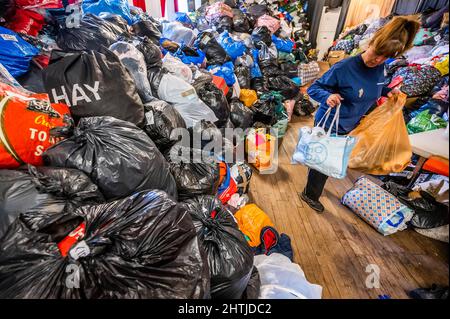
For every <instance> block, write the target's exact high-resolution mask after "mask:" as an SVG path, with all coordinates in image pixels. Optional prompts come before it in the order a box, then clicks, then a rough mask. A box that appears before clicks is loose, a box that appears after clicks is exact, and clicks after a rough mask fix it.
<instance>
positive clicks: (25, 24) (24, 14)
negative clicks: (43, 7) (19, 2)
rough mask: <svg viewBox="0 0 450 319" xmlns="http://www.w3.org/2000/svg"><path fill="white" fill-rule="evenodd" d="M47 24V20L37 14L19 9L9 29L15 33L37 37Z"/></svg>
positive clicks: (9, 24) (11, 20)
mask: <svg viewBox="0 0 450 319" xmlns="http://www.w3.org/2000/svg"><path fill="white" fill-rule="evenodd" d="M44 24H45V19H44V17H43V16H42V15H40V14H39V13H37V12H34V11H31V10H26V9H19V8H17V10H16V13H15V15H14V16H13V17H12V18H11V19H10V22H8V25H7V27H8V28H9V29H11V30H13V31H14V32H17V33H24V34H28V35H31V36H33V37H35V36H37V35H38V33H39V31H41V30H42V27H43V26H44Z"/></svg>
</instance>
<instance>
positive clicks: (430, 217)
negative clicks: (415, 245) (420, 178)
mask: <svg viewBox="0 0 450 319" xmlns="http://www.w3.org/2000/svg"><path fill="white" fill-rule="evenodd" d="M382 187H383V188H384V189H386V190H387V191H388V192H390V193H391V194H392V195H394V196H396V197H397V198H398V199H399V200H400V201H401V202H402V203H403V204H405V205H406V206H408V207H409V208H411V209H413V210H414V212H415V214H414V216H413V218H412V219H411V220H410V221H409V224H410V225H411V226H414V227H416V228H422V229H431V228H436V227H439V226H443V225H446V224H448V223H449V211H448V207H447V206H446V205H444V204H442V203H439V202H437V201H436V200H435V199H434V198H433V196H431V195H429V194H428V193H426V192H424V191H420V195H421V197H419V198H414V199H412V198H409V197H408V194H409V193H410V192H411V189H409V188H408V187H405V186H402V185H399V184H396V183H395V182H392V181H389V182H387V183H385V184H383V186H382Z"/></svg>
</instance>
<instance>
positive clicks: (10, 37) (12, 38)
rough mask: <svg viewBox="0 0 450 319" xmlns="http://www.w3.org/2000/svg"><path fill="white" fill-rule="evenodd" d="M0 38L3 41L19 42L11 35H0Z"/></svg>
mask: <svg viewBox="0 0 450 319" xmlns="http://www.w3.org/2000/svg"><path fill="white" fill-rule="evenodd" d="M0 37H2V38H3V40H5V41H14V42H19V41H18V40H17V38H16V36H15V35H12V34H0Z"/></svg>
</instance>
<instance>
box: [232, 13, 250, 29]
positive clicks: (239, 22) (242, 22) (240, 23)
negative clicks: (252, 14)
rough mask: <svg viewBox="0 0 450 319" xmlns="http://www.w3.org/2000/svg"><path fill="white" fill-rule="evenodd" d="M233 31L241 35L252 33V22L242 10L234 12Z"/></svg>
mask: <svg viewBox="0 0 450 319" xmlns="http://www.w3.org/2000/svg"><path fill="white" fill-rule="evenodd" d="M233 30H234V31H236V32H241V33H250V22H249V20H248V18H247V16H246V15H245V13H243V12H242V11H241V10H239V9H235V10H233Z"/></svg>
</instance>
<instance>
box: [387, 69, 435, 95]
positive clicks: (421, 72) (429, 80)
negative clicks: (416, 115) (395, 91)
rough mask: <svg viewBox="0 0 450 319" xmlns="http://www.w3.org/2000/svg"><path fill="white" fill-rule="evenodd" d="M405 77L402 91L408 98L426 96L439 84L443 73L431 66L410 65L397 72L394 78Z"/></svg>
mask: <svg viewBox="0 0 450 319" xmlns="http://www.w3.org/2000/svg"><path fill="white" fill-rule="evenodd" d="M397 76H401V77H403V85H402V87H401V90H402V92H403V93H405V94H406V95H407V96H408V97H413V96H420V95H425V94H427V93H429V92H430V91H431V89H432V88H433V87H434V86H435V85H436V84H437V83H438V82H439V80H440V78H441V72H439V70H438V69H436V68H435V67H432V66H429V65H410V66H407V67H404V68H400V69H398V70H397V71H395V73H394V75H393V76H392V77H393V78H395V77H397Z"/></svg>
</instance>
